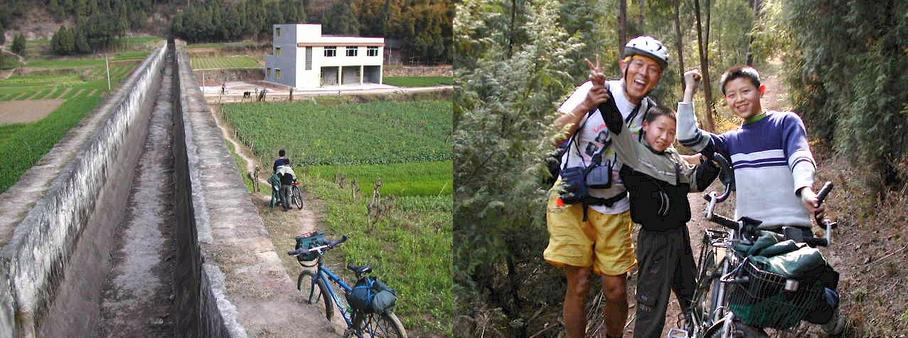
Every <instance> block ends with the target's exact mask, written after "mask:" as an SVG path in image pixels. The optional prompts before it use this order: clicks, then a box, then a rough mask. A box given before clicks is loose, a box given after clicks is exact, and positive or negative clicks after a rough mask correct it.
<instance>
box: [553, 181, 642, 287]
mask: <svg viewBox="0 0 908 338" xmlns="http://www.w3.org/2000/svg"><path fill="white" fill-rule="evenodd" d="M545 216H546V223H547V226H548V229H549V245H548V247H546V248H545V252H544V253H543V257H544V258H545V260H546V262H549V264H552V265H554V266H557V267H562V266H565V265H570V266H576V267H584V268H588V267H592V268H593V272H595V273H596V274H598V275H607V276H617V275H622V274H624V273H627V272H628V271H630V270H631V269H633V268H634V267H635V266H636V265H637V257H636V255H634V243H633V240H632V239H631V233H632V232H633V227H634V222H633V221H632V220H631V213H630V211H625V212H623V213H620V214H615V215H608V214H602V213H599V212H598V211H595V210H593V209H592V208H590V209H588V210H587V221H586V222H584V221H583V205H582V204H579V203H578V204H564V205H560V203H558V185H557V184H556V185H555V188H553V189H552V190H551V191H550V192H549V201H548V205H547V207H546V215H545Z"/></svg>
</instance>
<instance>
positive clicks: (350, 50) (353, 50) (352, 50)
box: [347, 47, 359, 56]
mask: <svg viewBox="0 0 908 338" xmlns="http://www.w3.org/2000/svg"><path fill="white" fill-rule="evenodd" d="M358 49H359V48H357V47H347V56H356V51H357V50H358Z"/></svg>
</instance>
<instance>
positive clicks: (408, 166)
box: [309, 161, 454, 196]
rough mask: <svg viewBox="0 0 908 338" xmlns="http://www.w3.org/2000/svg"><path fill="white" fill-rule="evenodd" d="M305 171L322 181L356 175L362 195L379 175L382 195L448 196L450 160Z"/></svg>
mask: <svg viewBox="0 0 908 338" xmlns="http://www.w3.org/2000/svg"><path fill="white" fill-rule="evenodd" d="M309 173H310V174H312V175H315V176H318V177H319V178H322V179H325V180H329V181H330V180H334V177H335V174H343V175H345V176H347V177H353V178H356V180H357V182H358V184H359V186H360V187H362V190H363V192H364V193H365V194H369V195H371V194H372V186H373V184H374V183H375V181H376V180H378V179H379V178H380V179H381V182H382V187H381V194H382V195H395V196H437V195H450V194H451V191H452V188H453V187H452V185H451V177H453V175H454V165H453V161H436V162H409V163H394V164H384V165H382V164H365V165H338V166H333V165H320V166H315V167H312V168H310V169H309Z"/></svg>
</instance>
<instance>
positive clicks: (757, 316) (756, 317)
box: [729, 259, 823, 329]
mask: <svg viewBox="0 0 908 338" xmlns="http://www.w3.org/2000/svg"><path fill="white" fill-rule="evenodd" d="M742 264H744V265H743V266H742V267H741V272H740V276H747V277H749V278H750V280H749V281H748V282H747V283H735V284H732V285H731V290H730V295H729V307H730V308H731V311H732V312H734V314H735V317H737V318H739V319H740V320H741V322H743V323H744V324H746V325H750V326H754V327H762V328H775V329H787V328H791V327H794V326H795V325H797V324H798V322H800V321H801V320H802V319H804V317H805V316H807V314H809V313H810V312H811V311H812V310H813V309H814V308H815V307H816V305H817V304H818V302H819V301H820V300H822V299H823V298H822V297H823V286H822V285H821V284H820V282H819V281H816V280H811V281H808V280H804V281H800V285H799V287H798V289H797V290H795V291H785V280H786V279H785V277H782V276H781V275H778V274H775V273H772V272H769V271H765V270H761V269H760V268H758V267H757V266H755V265H754V264H753V263H752V262H751V261H750V260H749V259H748V260H745V261H744V262H743V263H742Z"/></svg>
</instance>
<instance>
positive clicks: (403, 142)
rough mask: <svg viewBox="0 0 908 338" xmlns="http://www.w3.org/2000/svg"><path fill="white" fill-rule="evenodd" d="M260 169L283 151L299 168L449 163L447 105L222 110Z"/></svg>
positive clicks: (308, 104) (419, 103)
mask: <svg viewBox="0 0 908 338" xmlns="http://www.w3.org/2000/svg"><path fill="white" fill-rule="evenodd" d="M222 111H223V112H224V113H225V115H226V117H227V119H228V120H230V121H231V123H233V125H234V126H236V127H237V129H239V130H242V131H243V133H241V134H240V135H239V137H240V140H241V141H243V143H245V144H247V145H250V146H251V148H252V150H253V152H254V153H255V154H256V156H258V157H259V160H260V161H261V163H269V162H270V161H271V158H272V157H275V156H276V154H277V150H278V149H280V148H284V149H286V150H287V153H288V154H289V155H290V156H291V158H293V160H294V161H295V162H294V163H298V164H302V165H306V166H309V165H354V164H390V163H404V162H430V161H445V160H451V159H452V158H453V155H452V153H451V149H452V142H451V131H452V120H451V118H452V115H451V102H450V101H440V100H432V101H406V102H395V101H376V102H370V103H364V104H362V103H344V104H337V105H324V104H322V105H320V104H317V103H312V102H294V103H254V104H241V105H225V106H224V107H223V110H222Z"/></svg>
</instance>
